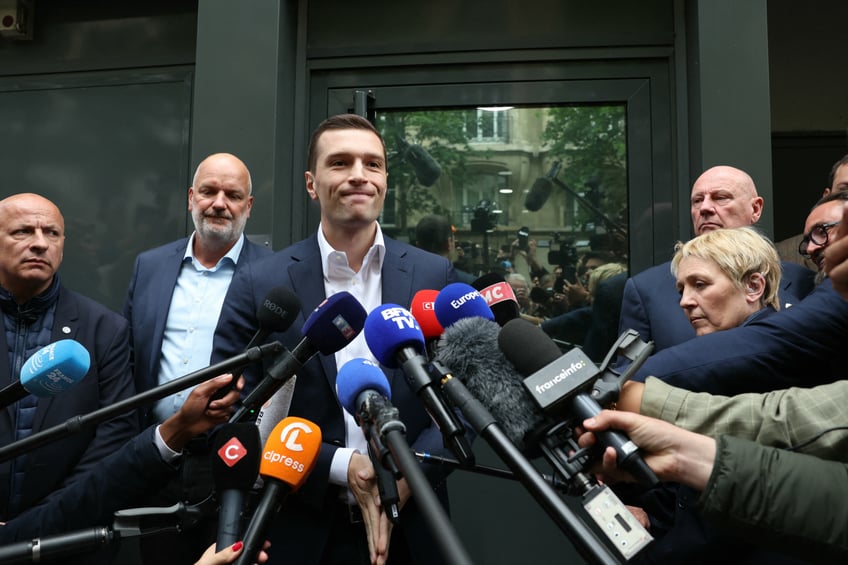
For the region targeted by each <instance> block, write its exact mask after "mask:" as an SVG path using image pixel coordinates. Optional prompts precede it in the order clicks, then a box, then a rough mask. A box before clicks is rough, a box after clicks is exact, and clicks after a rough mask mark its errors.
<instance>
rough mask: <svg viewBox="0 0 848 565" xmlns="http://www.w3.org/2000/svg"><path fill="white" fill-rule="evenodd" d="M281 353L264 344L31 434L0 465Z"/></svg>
mask: <svg viewBox="0 0 848 565" xmlns="http://www.w3.org/2000/svg"><path fill="white" fill-rule="evenodd" d="M282 349H283V346H282V345H280V343H279V342H277V341H272V342H271V343H266V344H265V345H260V346H258V347H251V348H250V349H248V350H247V351H245V352H244V353H240V354H239V355H235V356H233V357H231V358H229V359H226V360H224V361H220V362H218V363H215V364H213V365H209V366H208V367H205V368H203V369H199V370H197V371H194V372H192V373H189V374H188V375H183V376H182V377H180V378H178V379H174V380H173V381H170V382H168V383H166V384H163V385H159V386H157V387H155V388H152V389H150V390H147V391H144V392H141V393H138V394H136V395H135V396H131V397H129V398H125V399H124V400H121V401H119V402H115V403H114V404H110V405H109V406H104V407H102V408H99V409H97V410H95V411H94V412H90V413H88V414H81V415H78V416H73V417H71V418H68V419H67V420H65V422H63V423H61V424H57V425H55V426H52V427H50V428H46V429H43V430H41V431H40V432H37V433H34V434H31V435H29V436H27V437H25V438H22V439H19V440H17V441H15V442H12V443H9V444H6V445H3V446H0V463H1V462H3V461H8V460H9V459H13V458H15V457H17V456H18V455H20V454H21V453H26V452H27V451H30V450H32V449H35V448H37V447H40V446H42V445H45V444H47V443H50V442H51V441H55V440H57V439H59V438H62V437H67V436H69V435H71V434H73V433H75V432H77V431H79V430H81V429H88V428H89V427H90V426H96V425H97V424H100V423H102V422H105V421H107V420H110V419H112V418H114V417H115V416H117V415H119V414H123V413H125V412H129V411H130V410H135V409H137V408H138V407H140V406H144V405H145V404H147V403H149V402H152V401H154V400H160V399H162V398H165V397H166V396H170V395H172V394H174V393H175V392H179V391H181V390H185V389H187V388H189V387H193V386H195V385H198V384H200V383H202V382H204V381H208V380H209V379H211V378H213V377H217V376H218V375H221V374H223V373H234V372H236V371H239V370H241V368H242V367H244V366H245V365H247V364H249V363H254V362H257V361H260V360H261V359H262V358H263V357H265V356H266V355H271V354H277V353H279V352H280V350H282Z"/></svg>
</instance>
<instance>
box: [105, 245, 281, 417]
mask: <svg viewBox="0 0 848 565" xmlns="http://www.w3.org/2000/svg"><path fill="white" fill-rule="evenodd" d="M186 245H188V238H187V237H186V238H183V239H180V240H178V241H173V242H171V243H168V244H166V245H162V246H161V247H157V248H155V249H149V250H147V251H144V252H143V253H141V254H139V255H138V257H136V260H135V266H134V267H133V273H132V277H131V278H130V284H129V288H128V289H127V296H126V299H125V300H124V307H123V309H122V311H121V313H122V314H123V315H124V317H125V318H126V319H127V320H128V321H129V323H130V337H131V344H130V345H131V351H130V353H131V361H132V364H133V374H134V375H135V386H136V389H137V390H138V391H139V392H144V391H147V390H150V389H151V388H154V387H156V386H157V385H158V384H159V383H158V378H157V376H158V375H159V366H160V363H161V361H162V338H163V336H164V334H165V322H166V321H167V319H168V309H169V308H170V307H171V297H172V296H173V294H174V287H175V286H176V284H177V277H178V276H179V274H180V269H181V267H182V264H183V257H184V256H185V251H186ZM270 254H271V250H270V249H268V248H267V247H265V246H263V245H258V244H256V243H252V242H251V241H250V240H248V239H245V242H244V246H243V247H242V250H241V254H240V255H239V259H238V261H237V262H236V272H238V270H239V269H240V268H242V267H243V266H244V264H245V263H248V262H250V261H252V260H254V259H256V258H258V257H263V256H267V255H270ZM228 293H229V291H228ZM228 295H229V294H228ZM224 300H225V301H226V298H225V299H224ZM152 407H153V406H152V404H150V405H148V406H146V407H144V409H143V410H144V415H143V423H145V424H147V423H150V422H148V420H149V413H150V410H151V409H152Z"/></svg>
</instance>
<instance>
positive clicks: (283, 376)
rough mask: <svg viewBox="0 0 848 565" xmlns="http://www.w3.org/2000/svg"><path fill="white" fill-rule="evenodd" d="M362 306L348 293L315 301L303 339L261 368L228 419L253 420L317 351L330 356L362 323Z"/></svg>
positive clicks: (349, 339)
mask: <svg viewBox="0 0 848 565" xmlns="http://www.w3.org/2000/svg"><path fill="white" fill-rule="evenodd" d="M365 316H366V313H365V309H364V308H363V307H362V305H361V304H360V303H359V301H358V300H357V299H356V298H354V297H353V295H352V294H350V293H349V292H346V291H342V292H337V293H336V294H334V295H332V296H331V297H330V298H327V299H326V300H324V301H323V302H321V304H319V305H318V306H317V307H316V308H315V310H313V311H312V313H311V314H310V315H309V317H308V318H307V319H306V321H305V322H304V323H303V327H302V328H301V332H302V333H303V339H301V340H300V342H299V343H298V344H297V345H296V346H295V348H294V350H293V351H291V352H289V351H288V350H283V352H282V353H281V354H280V356H279V357H278V358H277V359H276V360H274V363H273V364H272V365H271V366H270V367H269V368H268V369H267V370H266V371H265V375H266V376H265V378H264V379H262V381H261V382H260V383H259V384H258V385H256V387H255V388H254V389H253V390H252V391H251V392H250V394H248V395H247V398H245V399H244V400H243V401H242V406H241V407H240V408H239V409H238V410H237V411H236V412H235V413H234V414H233V415H232V417H231V418H230V422H244V421H248V420H251V421H253V420H255V419H256V416H257V414H258V411H259V409H260V408H261V407H262V405H263V404H265V402H267V401H268V399H269V398H271V397H272V396H273V395H274V393H275V392H277V391H278V390H279V389H280V387H282V386H283V384H285V382H286V381H288V380H289V379H290V378H292V377H293V376H294V374H295V373H296V372H297V371H299V370H300V369H301V368H302V367H303V366H304V365H305V364H306V362H307V361H309V360H310V359H311V358H312V357H313V356H314V355H315V354H317V353H318V352H320V353H322V354H324V355H332V354H334V353H335V352H336V351H338V350H340V349H342V348H343V347H344V346H346V345H347V344H348V343H350V342H351V341H353V339H354V338H355V337H356V336H357V335H358V334H359V332H360V331H361V330H362V327H363V326H364V325H365Z"/></svg>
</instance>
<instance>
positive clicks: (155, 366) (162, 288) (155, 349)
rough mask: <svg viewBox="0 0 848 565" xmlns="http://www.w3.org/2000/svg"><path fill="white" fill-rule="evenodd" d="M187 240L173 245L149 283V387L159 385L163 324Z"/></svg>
mask: <svg viewBox="0 0 848 565" xmlns="http://www.w3.org/2000/svg"><path fill="white" fill-rule="evenodd" d="M186 245H188V239H183V240H180V241H179V242H177V243H176V244H174V246H173V248H172V249H171V252H170V254H169V255H168V256H167V257H166V260H165V261H163V262H162V265H161V267H160V268H159V269H156V272H155V273H152V272H151V275H153V277H152V279H151V281H150V282H151V283H152V284H153V285H155V289H154V291H153V293H152V294H151V295H150V296H151V297H152V299H153V303H152V304H151V305H150V306H151V307H153V308H154V309H155V311H156V314H155V318H154V319H153V334H152V335H153V339H154V343H153V344H151V345H152V347H151V348H150V358H149V359H148V365H147V366H148V367H150V373H151V374H150V375H148V376H147V378H148V379H150V380H149V381H148V384H150V386H151V387H154V386H156V385H157V384H159V383H158V382H156V378H157V377H156V375H158V374H159V363H160V361H161V358H162V340H163V338H164V336H165V322H167V320H168V310H169V309H170V308H171V298H173V296H174V287H175V286H176V284H177V277H178V276H179V275H180V269H182V265H183V256H184V255H185V250H186Z"/></svg>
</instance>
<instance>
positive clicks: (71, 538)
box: [0, 527, 115, 565]
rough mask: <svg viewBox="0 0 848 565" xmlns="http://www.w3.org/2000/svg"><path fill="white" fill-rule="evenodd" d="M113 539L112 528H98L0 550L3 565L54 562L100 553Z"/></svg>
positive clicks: (21, 543) (0, 560)
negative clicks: (99, 550)
mask: <svg viewBox="0 0 848 565" xmlns="http://www.w3.org/2000/svg"><path fill="white" fill-rule="evenodd" d="M114 539H115V534H114V532H113V531H112V529H111V528H108V527H99V528H89V529H85V530H80V531H76V532H68V533H64V534H56V535H53V536H44V537H40V538H34V539H32V540H26V541H19V542H15V543H11V544H8V545H4V546H2V547H0V563H3V565H13V564H14V563H41V562H42V561H44V562H46V561H50V562H53V560H54V559H55V558H59V557H68V556H77V555H79V554H81V553H86V552H89V551H94V550H97V549H100V548H101V547H104V546H106V545H109V544H110V543H112V541H114Z"/></svg>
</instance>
